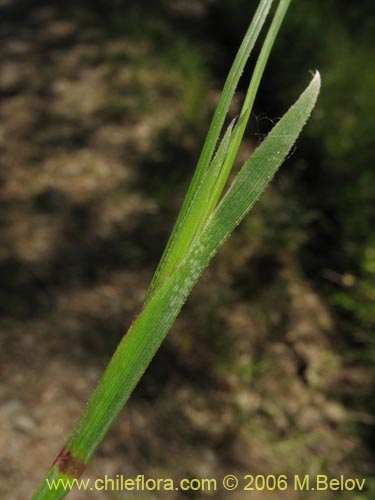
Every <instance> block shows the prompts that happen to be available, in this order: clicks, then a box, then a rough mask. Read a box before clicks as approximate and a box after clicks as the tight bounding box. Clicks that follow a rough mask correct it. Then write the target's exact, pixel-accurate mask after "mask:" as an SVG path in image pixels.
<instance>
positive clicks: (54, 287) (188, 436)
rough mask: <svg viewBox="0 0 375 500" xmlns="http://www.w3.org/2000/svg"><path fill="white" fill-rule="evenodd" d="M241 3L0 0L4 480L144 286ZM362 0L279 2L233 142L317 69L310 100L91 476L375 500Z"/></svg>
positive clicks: (250, 135) (37, 447)
mask: <svg viewBox="0 0 375 500" xmlns="http://www.w3.org/2000/svg"><path fill="white" fill-rule="evenodd" d="M257 3H258V2H257V0H255V1H251V0H246V1H245V0H232V1H231V2H226V1H225V0H190V1H188V0H155V1H153V2H147V1H146V0H139V1H125V0H106V1H104V0H90V1H89V0H75V1H70V0H64V1H62V0H61V1H57V0H53V1H52V0H50V1H48V2H47V1H37V0H35V1H32V0H28V1H26V0H19V1H18V0H0V23H1V25H0V35H1V51H0V67H1V70H0V162H1V163H0V190H1V201H0V203H1V211H0V232H1V247H0V314H1V319H0V342H1V350H0V362H1V363H0V367H1V368H0V369H1V379H0V384H1V386H0V421H1V425H0V450H1V451H0V484H1V486H0V492H1V497H2V498H12V499H16V500H18V499H19V500H21V499H25V498H29V497H30V494H31V492H32V490H33V489H34V488H35V487H36V485H37V484H38V482H39V481H40V480H41V478H42V476H43V474H44V473H45V472H46V470H47V468H48V467H49V466H50V464H51V461H52V460H53V459H54V457H55V455H56V454H57V452H58V451H59V450H60V448H61V447H62V445H63V443H64V441H65V438H66V437H67V435H68V433H69V431H70V429H71V427H72V426H73V424H74V423H75V421H76V419H77V418H78V416H79V415H80V413H81V410H82V408H83V405H84V403H85V401H86V400H87V398H88V396H89V394H90V391H91V390H92V389H93V387H94V386H95V383H96V381H97V379H98V377H99V375H100V373H101V371H102V369H103V368H104V367H105V365H106V363H107V362H108V360H109V358H110V356H111V354H112V352H113V350H114V348H115V346H116V345H117V343H118V342H119V340H120V338H121V337H122V335H123V333H124V331H125V330H126V329H127V326H128V325H129V323H130V321H131V319H132V317H133V315H134V313H135V312H136V311H137V309H138V308H139V306H140V305H141V303H142V298H143V295H144V292H145V290H146V287H147V284H148V282H149V280H150V278H151V276H152V273H153V271H154V269H155V267H156V264H157V262H158V259H159V257H160V255H161V252H162V250H163V247H164V245H165V242H166V240H167V238H168V234H169V231H170V229H171V227H172V225H173V221H174V218H175V217H176V215H177V213H178V209H179V206H180V204H181V201H182V198H183V195H184V192H185V190H186V188H187V185H188V182H189V179H190V178H191V175H192V172H193V170H194V166H195V163H196V161H197V158H198V155H199V151H200V148H201V146H202V143H203V140H204V137H205V133H206V131H207V128H208V125H209V122H210V117H211V116H212V112H213V110H214V108H215V104H216V103H217V100H218V97H219V95H220V90H221V88H222V85H223V83H224V80H225V77H226V74H227V71H228V69H229V67H230V65H231V62H232V60H233V57H234V55H235V53H236V50H237V48H238V46H239V43H240V41H241V39H242V37H243V35H244V32H245V30H246V28H247V26H248V23H249V22H250V20H251V17H252V15H253V13H254V11H255V8H256V6H257ZM371 6H372V2H370V1H366V0H357V1H356V2H342V1H339V0H327V1H325V2H321V1H318V0H300V1H299V2H292V5H291V7H290V10H289V13H288V15H287V19H286V22H285V23H284V25H283V27H282V29H281V33H280V35H279V38H278V40H277V42H276V45H275V48H274V51H273V53H272V56H271V58H270V61H269V65H268V69H267V71H266V73H265V76H264V79H263V83H262V85H261V90H260V92H259V95H258V98H257V101H256V105H255V109H254V113H253V115H252V119H251V124H250V126H249V129H248V131H247V134H246V137H247V139H246V141H245V143H244V146H243V148H242V150H241V153H240V158H239V161H241V160H244V159H245V158H247V157H248V155H249V154H250V152H251V151H252V149H253V148H254V147H255V146H256V145H257V144H258V143H259V142H260V141H261V140H262V139H263V137H264V136H265V135H266V134H267V132H268V131H269V130H270V128H271V127H272V125H273V123H275V121H277V119H278V118H279V117H280V116H282V114H283V113H284V112H285V111H286V110H287V108H288V106H289V105H290V104H292V103H293V102H294V100H295V99H296V98H297V97H298V95H299V94H300V93H301V91H302V90H303V88H304V87H305V86H306V84H307V82H308V81H309V79H310V71H311V70H315V69H316V68H318V69H319V70H320V71H321V74H322V79H323V88H322V92H321V95H320V98H319V102H318V106H317V108H316V110H315V111H314V113H313V116H312V118H311V120H310V121H309V123H308V126H307V127H306V129H305V130H304V131H303V134H302V137H301V138H300V139H299V140H298V143H297V145H296V148H295V149H294V151H293V153H292V154H291V155H290V157H289V158H288V160H287V161H286V163H285V164H284V166H283V167H282V169H281V171H280V172H279V173H278V175H277V177H276V178H275V180H274V182H273V183H272V185H271V187H270V188H269V189H268V190H267V192H266V193H265V194H264V196H263V197H262V199H261V201H260V202H259V203H258V205H257V206H256V208H255V209H254V210H253V212H252V213H251V215H250V216H249V217H247V218H246V220H245V221H244V223H243V224H242V225H241V226H240V227H239V228H238V230H236V231H235V232H234V234H233V235H232V237H231V238H230V239H229V240H228V242H227V243H226V244H225V245H224V247H223V248H222V249H221V251H220V253H219V254H218V255H217V257H216V258H215V260H214V261H213V262H212V264H211V266H210V268H209V269H208V270H207V271H206V272H205V274H204V275H203V277H202V279H201V280H200V282H199V284H198V285H197V286H196V288H195V290H194V292H193V293H192V295H191V297H190V299H189V301H188V302H187V304H186V306H185V307H184V309H183V311H182V314H181V315H180V317H179V319H178V320H177V322H176V324H175V325H174V327H173V329H172V331H171V333H170V335H169V336H168V338H167V340H166V341H165V342H164V344H163V346H162V348H161V349H160V351H159V352H158V354H157V356H156V357H155V359H154V361H153V362H152V364H151V366H150V368H149V369H148V371H147V373H146V375H145V376H144V378H143V379H142V381H141V383H140V384H139V386H138V388H137V390H136V392H135V393H134V395H133V397H132V398H131V401H130V402H129V404H128V405H127V407H126V410H125V411H124V412H122V414H121V415H120V417H119V418H118V419H117V421H116V424H115V425H114V427H113V428H112V430H111V431H110V433H109V435H108V436H107V438H106V439H105V441H104V442H103V444H102V446H101V447H100V449H99V451H98V452H97V454H96V455H95V457H94V459H93V461H92V463H91V464H90V466H89V468H88V471H87V477H92V478H96V477H102V476H104V474H108V475H109V476H112V477H114V476H115V475H116V474H124V475H126V476H128V477H132V476H135V475H137V474H144V475H145V476H147V477H172V478H175V479H176V480H177V479H179V478H183V477H188V478H189V477H216V478H220V477H222V476H223V475H225V474H239V475H244V474H247V473H250V474H288V475H293V474H312V475H315V474H328V475H332V476H335V477H337V476H339V475H340V474H345V475H346V476H348V477H360V478H362V477H367V483H366V486H367V489H366V492H364V493H362V494H360V493H356V492H349V493H348V492H347V493H345V492H334V493H333V492H331V493H330V492H320V493H319V496H317V494H314V492H310V493H308V492H304V493H298V492H293V491H288V492H278V493H277V495H275V493H274V492H270V493H267V492H259V493H257V492H253V495H252V497H251V498H255V499H257V498H262V499H268V498H270V499H274V498H276V497H277V498H287V497H288V498H292V499H294V498H296V499H297V498H303V499H309V498H319V499H320V498H322V499H325V498H331V496H333V495H335V497H338V498H343V499H349V498H350V499H357V498H358V499H359V498H365V499H366V498H373V496H372V495H373V494H374V481H373V480H372V479H371V477H370V476H371V473H372V470H371V467H372V464H373V456H372V452H371V448H372V446H373V442H372V441H373V440H372V439H371V438H372V437H373V432H372V429H373V424H374V414H373V412H372V408H371V407H370V399H371V396H370V394H372V391H373V385H372V384H373V373H372V370H371V362H372V360H373V357H372V354H373V327H374V286H373V285H374V281H373V280H374V278H375V246H374V232H373V222H374V221H373V216H374V206H373V204H374V179H373V170H372V168H371V167H373V165H371V162H370V160H371V158H370V154H371V152H372V150H373V145H372V146H371V144H370V141H371V139H372V138H373V133H374V122H373V116H374V108H373V103H374V99H373V93H374V88H375V82H374V74H375V72H374V59H373V54H372V53H371V38H370V37H371V36H373V33H374V16H371ZM258 49H259V46H258ZM254 60H255V56H254V57H252V59H251V61H250V64H249V65H248V70H247V71H246V72H245V74H244V78H243V81H242V83H241V86H240V88H239V90H238V92H237V94H236V97H235V100H234V103H233V108H232V110H231V116H234V115H235V114H236V113H237V112H238V110H239V109H240V105H241V102H242V98H243V91H244V90H245V89H246V85H247V82H248V79H249V76H250V75H251V68H252V64H253V63H254ZM371 330H372V333H371ZM247 495H248V492H240V491H238V492H236V493H233V494H231V498H233V499H239V500H240V499H244V498H249V497H248V496H247ZM208 497H210V498H215V499H221V498H224V497H223V492H217V493H212V492H211V494H208V493H207V494H206V493H204V492H186V493H185V494H184V495H182V494H180V493H178V492H172V493H171V492H169V493H161V494H156V493H147V494H146V493H139V494H137V495H135V496H134V495H132V496H127V495H126V494H123V495H122V494H120V493H116V494H115V493H109V492H108V493H103V492H101V493H99V492H97V493H95V492H87V493H79V494H75V493H73V494H72V495H71V498H72V499H73V500H74V499H82V500H86V499H96V498H103V499H106V498H108V499H116V500H120V499H122V498H137V499H138V498H139V499H150V498H168V499H171V500H172V499H183V498H208Z"/></svg>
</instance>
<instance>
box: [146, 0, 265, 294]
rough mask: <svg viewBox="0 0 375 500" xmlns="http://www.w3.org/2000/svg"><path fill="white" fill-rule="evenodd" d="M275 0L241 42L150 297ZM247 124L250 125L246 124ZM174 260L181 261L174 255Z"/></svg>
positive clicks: (257, 14)
mask: <svg viewBox="0 0 375 500" xmlns="http://www.w3.org/2000/svg"><path fill="white" fill-rule="evenodd" d="M272 1H273V0H262V1H261V2H260V4H259V6H258V8H257V10H256V12H255V14H254V17H253V20H252V22H251V24H250V26H249V28H248V30H247V32H246V34H245V37H244V39H243V41H242V43H241V46H240V48H239V50H238V52H237V55H236V57H235V59H234V62H233V65H232V67H231V69H230V71H229V74H228V77H227V79H226V82H225V84H224V88H223V92H222V94H221V97H220V100H219V102H218V105H217V107H216V110H215V113H214V116H213V119H212V122H211V125H210V128H209V131H208V134H207V138H206V141H205V143H204V145H203V149H202V153H201V155H200V158H199V160H198V164H197V168H196V170H195V172H194V176H193V179H192V181H191V183H190V186H189V189H188V192H187V194H186V196H185V199H184V202H183V204H182V208H181V210H180V212H179V215H178V217H177V220H176V223H175V225H174V227H173V230H172V233H171V235H170V238H169V240H168V242H167V245H166V247H165V250H164V252H163V255H162V258H161V260H160V262H159V265H158V267H157V269H156V272H155V274H154V276H153V278H152V281H151V284H150V287H149V289H148V291H147V293H146V298H147V299H148V298H149V297H150V295H151V293H152V292H153V291H154V290H155V288H156V286H157V285H158V284H159V282H160V281H161V280H163V279H164V278H165V276H166V275H167V274H168V272H169V270H170V267H169V266H168V269H166V263H167V262H169V261H170V259H171V255H172V254H173V252H175V251H176V249H177V248H178V247H177V244H176V240H177V238H178V235H179V233H180V232H181V231H182V228H183V227H184V224H185V218H186V215H187V213H188V212H189V210H190V208H191V206H192V201H193V199H194V197H195V194H196V192H197V190H198V188H199V186H200V184H201V182H202V179H203V178H204V176H205V173H206V171H207V170H208V168H209V165H210V163H211V159H212V156H213V154H214V151H215V148H216V146H217V143H218V140H219V136H220V133H221V130H222V128H223V124H224V120H225V117H226V115H227V113H228V109H229V106H230V103H231V101H232V99H233V95H234V92H235V90H236V88H237V85H238V82H239V79H240V77H241V75H242V72H243V70H244V67H245V64H246V62H247V60H248V58H249V56H250V54H251V51H252V50H253V48H254V45H255V42H256V40H257V38H258V36H259V34H260V31H261V29H262V27H263V25H264V23H265V20H266V18H267V15H268V13H269V11H270V8H271V5H272ZM245 126H246V125H245ZM177 252H178V251H177ZM171 260H173V261H175V262H176V261H177V260H178V259H175V258H174V257H172V259H171Z"/></svg>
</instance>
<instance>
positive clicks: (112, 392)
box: [33, 73, 320, 500]
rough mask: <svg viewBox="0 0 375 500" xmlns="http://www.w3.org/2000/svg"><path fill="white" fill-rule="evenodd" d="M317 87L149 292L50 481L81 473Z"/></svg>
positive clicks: (42, 491) (39, 498)
mask: <svg viewBox="0 0 375 500" xmlns="http://www.w3.org/2000/svg"><path fill="white" fill-rule="evenodd" d="M319 88H320V76H319V73H316V75H315V77H314V78H313V80H312V81H311V83H310V85H309V86H308V88H307V89H306V90H305V91H304V93H303V94H302V95H301V96H300V98H299V99H298V101H297V102H296V103H295V104H294V105H293V106H292V107H291V108H290V109H289V111H288V112H287V113H286V114H285V115H284V117H283V118H282V119H281V120H280V121H279V122H278V123H277V125H276V126H275V127H274V128H273V129H272V131H271V132H270V134H269V135H268V137H267V138H266V139H265V140H264V141H263V142H262V144H261V145H260V146H259V147H258V148H257V149H256V150H255V152H254V153H253V155H252V156H251V158H250V159H249V160H248V161H247V162H246V163H245V164H244V165H243V167H242V168H241V170H240V172H239V173H238V175H237V177H236V178H235V180H234V181H233V183H232V185H231V187H230V188H229V190H228V192H227V193H226V195H225V196H224V198H223V199H222V201H221V202H220V203H219V205H218V207H217V208H216V210H215V211H214V213H213V214H212V215H211V216H210V218H209V219H208V221H207V223H206V225H205V227H204V228H203V230H202V232H201V233H200V237H199V238H198V239H197V240H196V242H195V243H194V244H193V245H192V246H191V248H190V249H189V251H188V252H187V253H186V256H185V258H184V259H183V261H182V262H181V264H180V266H179V267H178V268H177V269H176V270H175V271H174V272H173V273H172V274H171V275H170V277H168V278H167V279H166V280H165V281H164V282H163V284H162V285H161V286H160V287H159V288H158V289H157V290H156V291H155V293H154V294H153V295H152V296H151V298H150V300H149V302H148V303H147V305H146V306H145V308H144V309H143V310H142V311H141V313H140V315H139V316H138V318H137V319H136V320H135V321H134V323H133V324H132V326H131V327H130V329H129V331H128V333H127V335H125V336H124V338H123V339H122V341H121V342H120V344H119V346H118V348H117V349H116V351H115V353H114V355H113V357H112V359H111V361H110V363H109V364H108V366H107V368H106V370H105V372H104V374H103V376H102V378H101V379H100V381H99V383H98V385H97V387H96V389H95V391H94V393H93V395H92V397H91V399H90V401H89V402H88V405H87V407H86V409H85V411H84V413H83V415H82V417H81V419H80V420H79V422H78V424H77V426H76V427H75V429H74V431H73V434H72V435H71V437H70V439H69V441H68V442H67V444H66V446H65V448H64V450H63V452H62V454H60V455H59V457H62V459H61V460H60V461H59V460H57V462H56V463H55V465H53V467H52V469H51V470H50V472H49V474H48V479H49V480H50V481H51V480H52V479H55V480H58V479H61V478H66V477H69V476H70V477H74V475H75V473H76V474H77V475H78V472H77V470H76V469H79V472H81V464H83V465H84V464H86V463H87V462H88V460H89V459H90V457H91V456H92V454H93V453H94V451H95V449H96V448H97V446H98V445H99V443H100V442H101V440H102V439H103V437H104V435H105V434H106V432H107V431H108V429H109V427H110V426H111V424H112V422H113V420H114V419H115V417H116V416H117V415H118V413H119V412H120V410H121V408H122V407H123V405H124V404H125V402H126V401H127V400H128V398H129V396H130V394H131V393H132V391H133V390H134V388H135V386H136V384H137V383H138V381H139V379H140V378H141V376H142V374H143V373H144V371H145V370H146V368H147V366H148V365H149V363H150V361H151V360H152V358H153V356H154V355H155V353H156V351H157V349H158V348H159V346H160V344H161V342H162V341H163V339H164V337H165V335H166V334H167V332H168V330H169V328H170V327H171V325H172V323H173V321H174V320H175V318H176V316H177V315H178V313H179V311H180V309H181V307H182V305H183V304H184V302H185V300H186V298H187V296H188V295H189V293H190V291H191V289H192V288H193V286H194V284H195V283H196V281H197V280H198V278H199V276H200V275H201V274H202V272H203V271H204V269H205V268H206V267H207V265H208V263H209V261H210V260H211V258H212V257H213V255H214V254H215V253H216V252H217V250H218V249H219V247H220V246H221V244H222V243H223V241H224V240H225V239H226V238H227V237H228V236H229V235H230V233H231V232H232V231H233V229H234V228H235V227H236V226H237V225H238V224H239V222H240V221H241V220H242V219H243V217H244V216H245V215H246V213H247V212H248V211H249V210H250V208H251V207H252V206H253V205H254V203H255V202H256V200H257V199H258V198H259V196H260V194H261V193H262V192H263V190H264V189H265V187H266V186H267V184H268V183H269V182H270V180H271V178H272V177H273V175H274V174H275V173H276V171H277V169H278V168H279V166H280V164H281V163H282V161H283V159H284V158H285V157H286V156H287V154H288V153H289V151H290V149H291V148H292V146H293V144H294V142H295V140H296V139H297V137H298V135H299V134H300V132H301V130H302V128H303V126H304V124H305V123H306V121H307V119H308V117H309V115H310V113H311V111H312V109H313V107H314V105H315V102H316V99H317V96H318V93H319ZM69 466H70V467H71V468H69ZM75 467H76V469H75ZM65 494H66V492H65V491H64V490H63V489H62V487H61V488H60V489H59V490H58V491H55V492H51V491H50V490H49V489H48V488H47V486H46V482H45V481H44V482H43V483H42V484H41V486H40V488H39V490H38V491H37V492H36V494H35V495H34V497H33V500H47V499H48V500H58V499H61V498H63V497H64V496H65Z"/></svg>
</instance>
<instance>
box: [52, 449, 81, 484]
mask: <svg viewBox="0 0 375 500" xmlns="http://www.w3.org/2000/svg"><path fill="white" fill-rule="evenodd" d="M53 465H56V466H57V468H58V469H59V471H60V472H61V473H62V474H66V475H67V476H71V477H75V478H78V477H80V476H81V475H82V474H83V471H84V470H85V468H86V464H85V463H84V462H83V461H82V460H81V459H80V458H78V457H74V456H73V455H72V454H71V453H70V451H66V450H65V448H63V449H62V450H61V451H60V453H59V454H58V455H57V457H56V460H55V461H54V462H53Z"/></svg>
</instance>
